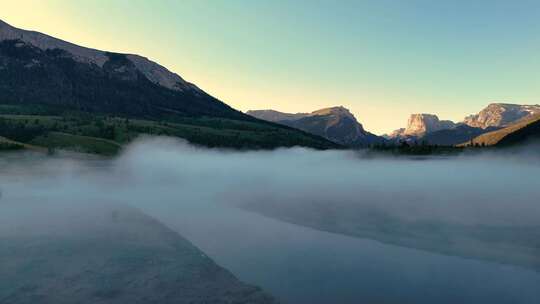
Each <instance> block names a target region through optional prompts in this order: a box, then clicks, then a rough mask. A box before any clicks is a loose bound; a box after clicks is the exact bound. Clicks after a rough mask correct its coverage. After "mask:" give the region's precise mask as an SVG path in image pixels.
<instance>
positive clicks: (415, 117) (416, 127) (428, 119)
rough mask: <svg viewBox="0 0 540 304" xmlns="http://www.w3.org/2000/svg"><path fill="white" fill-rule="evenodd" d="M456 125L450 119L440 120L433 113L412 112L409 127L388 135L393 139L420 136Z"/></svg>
mask: <svg viewBox="0 0 540 304" xmlns="http://www.w3.org/2000/svg"><path fill="white" fill-rule="evenodd" d="M455 126H456V124H455V123H453V122H452V121H450V120H439V117H437V115H433V114H411V116H410V117H409V120H408V121H407V127H406V128H401V129H398V130H395V131H394V132H392V133H391V134H390V135H389V136H388V137H389V138H391V139H411V138H413V139H414V138H420V137H422V136H424V135H425V134H428V133H431V132H436V131H440V130H446V129H452V128H454V127H455Z"/></svg>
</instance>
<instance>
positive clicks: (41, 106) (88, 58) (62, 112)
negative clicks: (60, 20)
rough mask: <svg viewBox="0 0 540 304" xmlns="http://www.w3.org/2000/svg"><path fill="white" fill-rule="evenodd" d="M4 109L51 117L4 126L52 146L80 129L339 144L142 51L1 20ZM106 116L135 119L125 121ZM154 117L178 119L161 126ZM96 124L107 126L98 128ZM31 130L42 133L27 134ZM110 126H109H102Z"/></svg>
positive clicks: (238, 141) (257, 144)
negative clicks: (238, 101)
mask: <svg viewBox="0 0 540 304" xmlns="http://www.w3.org/2000/svg"><path fill="white" fill-rule="evenodd" d="M81 113H84V115H81ZM1 114H6V115H12V114H25V115H40V116H42V117H47V119H44V118H43V119H39V118H38V117H36V118H35V119H38V126H39V128H37V126H34V125H31V128H30V126H28V125H27V124H25V125H22V124H21V122H24V119H19V120H16V121H15V120H14V118H13V117H4V119H6V120H7V122H6V125H8V128H5V130H0V136H3V137H6V138H9V139H13V140H19V139H21V140H24V141H26V142H31V141H34V142H33V144H36V143H37V142H39V144H40V145H46V146H49V147H50V146H53V147H57V146H58V143H62V146H61V147H62V148H65V147H66V146H69V144H70V143H69V142H70V141H72V139H73V138H74V137H73V136H71V137H68V136H65V135H64V134H69V135H75V136H79V137H78V138H77V140H78V141H86V140H87V139H88V137H98V138H106V139H108V140H112V141H113V142H115V143H116V144H119V145H120V144H123V143H124V142H125V141H127V140H129V138H132V137H133V136H135V135H136V134H140V133H149V134H161V135H171V136H178V137H183V138H186V139H188V140H189V141H191V142H193V143H196V144H201V145H205V146H212V147H213V146H224V147H234V148H274V147H280V146H297V145H298V146H307V147H313V148H318V149H326V148H337V147H339V146H338V145H336V144H334V143H332V142H330V141H328V140H326V139H323V138H322V137H318V136H314V135H312V134H308V133H305V132H301V131H298V130H296V129H293V128H290V127H284V126H282V125H279V124H272V123H268V122H266V121H262V120H258V119H255V118H253V117H251V116H249V115H246V114H244V113H242V112H240V111H237V110H235V109H233V108H231V107H230V106H228V105H227V104H225V103H223V102H221V101H220V100H218V99H216V98H214V97H212V96H210V95H209V94H207V93H206V92H204V91H203V90H201V89H200V88H198V87H197V86H196V85H194V84H192V83H189V82H187V81H185V80H184V79H183V78H181V77H180V76H179V75H177V74H175V73H173V72H171V71H169V70H167V69H166V68H165V67H163V66H161V65H159V64H157V63H155V62H152V61H150V60H149V59H147V58H144V57H142V56H139V55H132V54H119V53H113V52H106V51H100V50H95V49H90V48H85V47H81V46H78V45H75V44H72V43H69V42H66V41H63V40H60V39H56V38H54V37H50V36H47V35H45V34H42V33H38V32H34V31H26V30H22V29H18V28H15V27H13V26H10V25H9V24H7V23H5V22H3V21H1V20H0V115H1ZM66 115H70V116H71V117H72V118H73V117H76V119H78V120H79V121H78V122H77V123H74V124H71V125H66V124H65V123H64V124H63V122H66V121H69V120H66V119H63V120H55V121H53V122H51V121H50V119H51V117H57V118H58V119H60V117H66ZM104 117H118V118H122V119H123V118H129V119H133V121H132V122H131V124H129V125H127V126H122V125H120V124H119V123H118V121H113V120H110V119H109V120H103V118H104ZM0 118H2V117H0ZM8 118H9V119H8ZM82 118H84V119H82ZM53 119H56V118H53ZM135 119H137V120H138V121H135ZM41 120H43V122H42V121H41ZM45 120H46V122H47V123H45ZM90 120H102V122H99V123H98V122H91V121H90ZM140 120H145V121H146V122H144V123H143V122H141V121H140ZM148 121H150V122H160V123H162V122H169V123H171V124H168V125H166V126H163V125H161V126H160V125H158V124H156V123H149V122H148ZM174 123H176V124H174ZM0 124H3V122H2V121H0ZM75 125H77V126H76V127H75ZM93 125H96V126H98V127H100V130H98V132H96V130H95V128H94V127H93ZM103 125H104V127H103ZM29 129H39V130H40V132H38V133H39V134H38V133H36V134H33V136H20V135H21V133H25V132H26V133H28V132H27V130H29ZM105 129H107V130H108V131H107V132H103V131H104V130H105ZM6 130H11V131H9V132H8V131H6ZM50 132H55V133H54V136H56V137H58V136H61V137H62V138H61V139H59V140H54V141H51V140H48V139H47V138H48V137H46V136H45V135H46V134H48V133H50ZM105 133H106V134H105ZM27 135H28V134H27ZM39 135H44V136H42V137H41V138H39ZM80 136H84V138H81V137H80ZM14 137H16V138H14Z"/></svg>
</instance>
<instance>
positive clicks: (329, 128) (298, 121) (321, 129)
mask: <svg viewBox="0 0 540 304" xmlns="http://www.w3.org/2000/svg"><path fill="white" fill-rule="evenodd" d="M247 114H249V115H251V116H253V117H257V118H259V119H265V120H268V121H272V122H276V123H279V124H282V125H286V126H290V127H293V128H297V129H300V130H303V131H305V132H308V133H311V134H315V135H319V136H322V137H324V138H326V139H329V140H331V141H333V142H336V143H339V144H342V145H345V146H351V147H365V146H368V145H370V144H375V143H381V142H384V141H385V139H384V138H382V137H379V136H377V135H374V134H372V133H370V132H367V131H366V130H364V127H363V126H362V124H360V123H359V122H358V121H357V120H356V118H355V117H354V115H353V114H352V113H351V112H350V111H349V110H348V109H346V108H344V107H342V106H339V107H330V108H324V109H320V110H317V111H313V112H311V113H297V114H289V113H282V112H278V111H274V110H255V111H248V112H247Z"/></svg>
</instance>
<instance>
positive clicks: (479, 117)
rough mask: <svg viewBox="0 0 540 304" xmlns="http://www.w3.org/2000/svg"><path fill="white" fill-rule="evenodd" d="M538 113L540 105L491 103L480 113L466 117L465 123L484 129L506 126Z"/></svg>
mask: <svg viewBox="0 0 540 304" xmlns="http://www.w3.org/2000/svg"><path fill="white" fill-rule="evenodd" d="M538 113H540V105H519V104H509V103H491V104H489V105H488V106H487V107H486V108H484V109H483V110H481V111H480V112H478V114H474V115H470V116H467V117H465V119H464V120H463V123H465V124H466V125H469V126H471V127H477V128H482V129H486V128H488V127H504V126H507V125H509V124H511V123H513V122H516V121H517V120H519V119H522V118H524V117H527V116H531V115H535V114H538Z"/></svg>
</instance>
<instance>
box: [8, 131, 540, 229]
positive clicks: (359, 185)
mask: <svg viewBox="0 0 540 304" xmlns="http://www.w3.org/2000/svg"><path fill="white" fill-rule="evenodd" d="M539 169H540V157H535V156H534V155H528V154H524V153H522V154H515V153H513V154H504V155H499V154H496V153H491V154H487V153H485V154H479V155H472V156H466V155H465V156H459V157H448V158H431V159H430V158H427V159H426V158H424V159H410V158H409V159H406V158H383V157H377V158H374V157H364V156H363V155H362V153H356V152H352V151H323V152H321V151H312V150H308V149H303V148H293V149H281V150H275V151H269V152H268V151H267V152H232V151H220V150H208V149H203V148H197V147H193V146H190V145H188V144H186V143H184V142H181V141H178V140H175V139H169V138H147V139H144V140H140V141H138V142H136V143H134V144H133V145H131V146H130V147H128V148H127V149H126V150H125V152H124V153H123V154H122V155H121V156H120V157H118V158H117V159H114V160H111V161H108V160H101V159H99V158H95V157H92V158H88V159H85V158H84V156H81V155H71V156H66V157H60V156H58V157H53V158H51V157H46V156H43V155H37V154H3V155H1V156H0V181H1V184H0V187H1V191H2V200H1V202H2V205H3V206H2V208H9V209H13V208H17V207H20V206H21V205H24V204H28V203H30V201H33V200H35V199H38V200H39V203H40V204H47V203H48V202H56V203H57V202H58V201H64V202H66V203H70V204H74V203H80V202H84V203H91V202H92V201H101V202H107V201H111V202H123V203H130V204H135V205H137V206H143V207H144V208H145V209H146V208H149V209H152V208H160V207H161V206H162V205H165V204H166V206H167V208H174V207H175V206H176V208H174V209H173V210H170V211H171V212H177V211H180V210H181V208H182V207H183V206H184V205H186V204H199V203H212V204H233V205H249V204H250V203H256V204H264V203H265V202H270V203H275V202H282V203H283V204H287V205H290V204H303V203H305V202H320V203H323V204H325V205H329V206H334V207H336V208H338V207H339V206H340V205H342V204H347V205H351V204H352V205H355V206H357V207H358V208H362V207H363V206H370V207H376V208H377V209H382V210H384V211H385V212H389V213H392V214H395V215H398V216H400V217H404V218H407V219H431V220H444V221H451V222H459V223H465V224H504V225H520V226H521V225H537V224H538V223H539V220H540V203H538V201H537V199H538V197H540V178H538V172H539V171H538V170H539ZM170 203H174V204H172V205H171V204H170ZM36 216H38V217H39V215H38V214H36Z"/></svg>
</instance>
